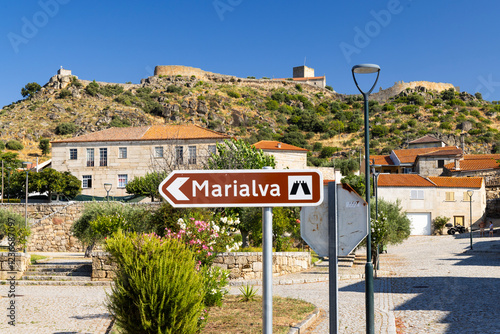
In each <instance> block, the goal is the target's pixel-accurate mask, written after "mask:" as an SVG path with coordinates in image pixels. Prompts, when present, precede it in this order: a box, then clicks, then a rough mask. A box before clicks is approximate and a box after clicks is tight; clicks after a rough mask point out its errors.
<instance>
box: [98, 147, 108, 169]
mask: <svg viewBox="0 0 500 334" xmlns="http://www.w3.org/2000/svg"><path fill="white" fill-rule="evenodd" d="M107 166H108V149H107V148H105V147H101V148H99V167H107Z"/></svg>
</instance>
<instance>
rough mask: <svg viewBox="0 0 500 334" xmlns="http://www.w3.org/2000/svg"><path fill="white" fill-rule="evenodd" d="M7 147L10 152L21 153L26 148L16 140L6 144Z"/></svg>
mask: <svg viewBox="0 0 500 334" xmlns="http://www.w3.org/2000/svg"><path fill="white" fill-rule="evenodd" d="M5 147H6V148H7V149H8V150H12V151H20V150H22V149H23V148H24V145H23V144H22V143H21V142H19V141H17V140H15V139H12V140H9V141H8V142H7V143H6V144H5Z"/></svg>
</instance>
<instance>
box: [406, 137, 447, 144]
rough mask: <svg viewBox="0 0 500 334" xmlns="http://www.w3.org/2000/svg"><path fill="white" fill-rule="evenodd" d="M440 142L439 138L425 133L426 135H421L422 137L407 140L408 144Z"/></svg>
mask: <svg viewBox="0 0 500 334" xmlns="http://www.w3.org/2000/svg"><path fill="white" fill-rule="evenodd" d="M440 142H442V140H441V139H437V138H435V137H432V136H429V135H426V136H423V137H422V138H418V139H415V140H413V141H411V142H409V143H408V144H423V143H440Z"/></svg>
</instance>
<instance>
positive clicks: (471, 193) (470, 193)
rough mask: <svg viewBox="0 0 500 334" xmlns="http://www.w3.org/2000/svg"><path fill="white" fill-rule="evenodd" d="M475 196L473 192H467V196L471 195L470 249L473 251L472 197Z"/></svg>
mask: <svg viewBox="0 0 500 334" xmlns="http://www.w3.org/2000/svg"><path fill="white" fill-rule="evenodd" d="M473 194H474V191H473V190H467V195H469V203H470V205H469V208H470V233H469V234H470V249H471V250H472V195H473Z"/></svg>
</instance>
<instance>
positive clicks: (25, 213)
mask: <svg viewBox="0 0 500 334" xmlns="http://www.w3.org/2000/svg"><path fill="white" fill-rule="evenodd" d="M29 164H31V162H28V161H26V162H23V165H25V166H26V167H25V170H26V189H25V193H26V194H25V201H26V203H24V227H25V228H26V230H28V175H29V174H28V173H29V169H28V165H29ZM24 252H25V253H26V244H24Z"/></svg>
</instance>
